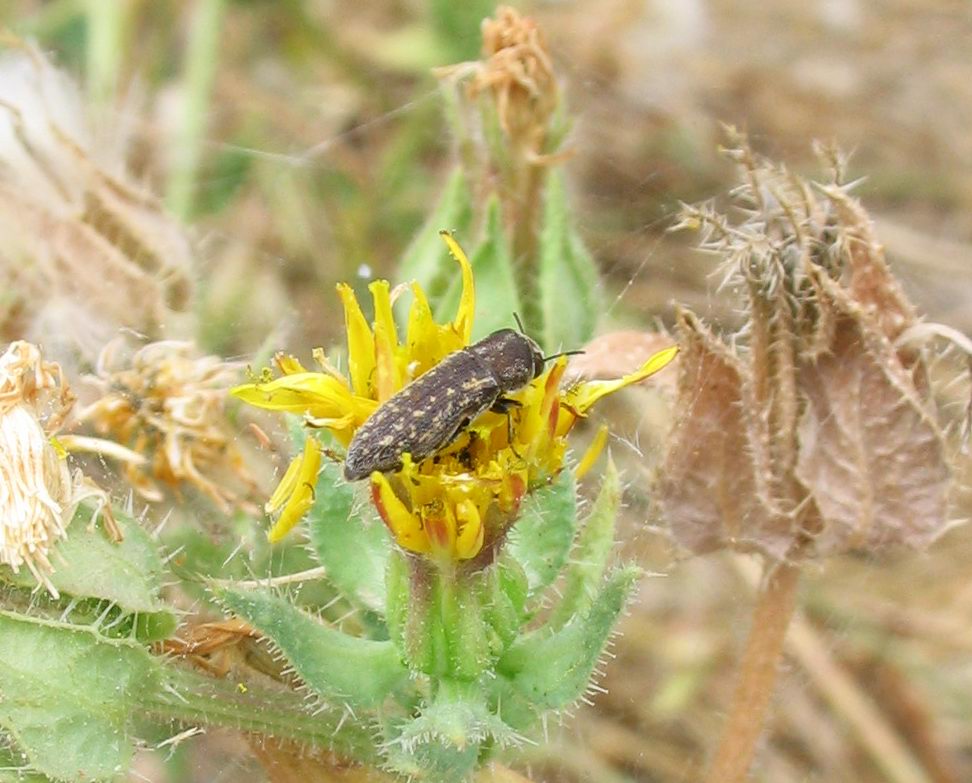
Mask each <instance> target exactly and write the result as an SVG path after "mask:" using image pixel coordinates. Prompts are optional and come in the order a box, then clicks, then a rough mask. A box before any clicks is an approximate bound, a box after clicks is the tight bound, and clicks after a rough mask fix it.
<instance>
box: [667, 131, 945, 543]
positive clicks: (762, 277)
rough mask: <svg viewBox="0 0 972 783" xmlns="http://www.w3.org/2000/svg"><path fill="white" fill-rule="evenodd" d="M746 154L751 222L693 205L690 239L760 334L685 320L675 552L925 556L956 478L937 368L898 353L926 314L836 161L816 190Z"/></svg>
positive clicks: (734, 153)
mask: <svg viewBox="0 0 972 783" xmlns="http://www.w3.org/2000/svg"><path fill="white" fill-rule="evenodd" d="M733 141H734V142H735V146H734V148H733V149H732V150H730V151H729V155H730V157H731V158H732V159H733V160H734V161H736V162H737V163H738V164H739V165H740V167H741V169H742V177H741V179H742V184H741V185H740V186H739V187H738V188H736V189H735V190H734V191H733V197H734V199H735V200H736V202H737V205H738V206H740V207H742V208H743V210H744V213H745V214H746V215H747V218H746V219H745V221H744V222H742V223H740V224H738V225H733V224H731V223H730V220H729V218H728V217H726V216H724V215H719V214H717V213H715V212H714V211H713V210H712V209H711V208H693V207H687V208H686V209H685V214H684V215H683V219H682V222H681V224H680V225H681V226H695V227H697V228H699V229H700V230H701V232H702V248H703V249H704V250H708V251H710V252H714V253H717V254H719V255H720V257H721V258H722V259H723V264H722V266H723V268H724V271H725V274H726V278H727V281H728V282H732V283H735V284H738V285H737V286H736V288H737V290H740V291H741V292H743V294H744V297H745V304H744V310H745V313H746V315H747V322H746V323H745V325H744V326H743V327H742V328H741V329H740V331H739V332H738V333H737V334H736V335H733V337H732V338H731V339H730V340H729V341H728V342H723V341H721V340H719V339H717V338H716V337H714V336H713V335H712V334H711V333H710V332H708V331H707V330H706V329H705V328H704V327H703V326H702V325H701V324H699V323H698V321H697V320H696V319H695V318H694V317H692V316H691V315H688V314H682V315H681V316H680V323H679V332H680V338H681V342H682V355H681V364H680V377H679V389H678V402H677V404H676V410H677V414H678V421H679V424H678V426H677V427H676V430H675V432H674V434H673V436H672V437H671V439H670V443H669V448H668V453H667V455H666V458H665V462H664V466H663V468H662V473H661V478H660V482H659V499H660V503H661V506H662V509H663V511H664V513H665V516H666V518H667V520H668V522H669V524H670V525H671V529H672V532H673V534H674V537H675V539H676V540H677V541H678V542H679V543H680V544H681V545H682V546H684V547H686V548H687V549H689V550H690V551H693V552H702V551H706V550H711V549H715V548H718V547H721V546H731V547H735V548H739V549H744V550H756V551H761V552H763V553H766V554H768V555H770V556H771V557H773V558H776V559H790V560H793V559H799V558H802V557H807V556H812V555H830V554H836V553H840V552H845V551H848V550H851V549H858V548H864V549H867V550H870V551H874V550H878V549H881V548H884V547H887V546H892V545H902V544H903V545H907V546H913V547H921V546H925V545H927V544H928V543H930V542H931V541H932V540H934V538H935V537H937V536H938V535H940V534H941V533H942V531H944V529H945V527H946V514H947V505H948V504H947V501H948V491H949V487H950V477H951V469H950V465H949V459H950V456H949V449H948V448H947V445H946V439H945V435H944V434H943V430H942V427H941V425H940V422H939V419H940V414H941V412H940V411H939V410H938V409H937V408H936V405H935V401H934V398H933V396H932V394H931V391H930V390H931V386H930V382H929V380H928V378H929V371H928V367H927V366H926V364H925V362H926V356H925V354H923V353H922V352H920V351H918V350H915V348H914V347H910V346H909V345H905V344H904V341H901V340H899V339H898V338H900V337H901V336H902V335H904V334H905V333H906V332H908V333H909V334H914V328H913V327H914V326H915V324H916V323H917V322H918V317H917V314H916V312H915V310H914V308H913V306H912V305H911V304H910V303H909V302H908V300H907V298H906V297H905V295H904V293H903V292H902V290H901V287H900V285H899V284H898V282H897V281H896V280H895V279H894V277H893V276H892V274H891V271H890V269H889V268H888V265H887V263H886V262H885V260H884V256H883V251H882V249H881V246H880V245H879V244H878V242H877V240H876V239H875V237H874V234H873V228H872V226H871V221H870V219H869V218H868V216H867V213H866V212H865V211H864V209H863V207H861V205H860V204H859V203H858V202H857V201H855V200H854V199H852V198H851V197H850V196H849V195H848V193H847V186H846V185H845V184H844V183H843V179H842V178H843V166H842V161H841V160H840V159H839V157H838V156H835V155H831V156H830V158H831V160H832V161H834V166H833V179H832V182H830V183H829V184H827V185H824V186H818V187H817V188H816V191H815V190H814V188H813V187H811V186H810V184H808V183H807V182H805V181H803V180H802V179H800V178H799V177H797V176H795V175H793V174H791V173H790V172H788V171H787V170H786V169H785V168H783V167H779V166H773V165H771V164H770V163H768V162H767V161H764V160H761V159H759V158H757V157H756V156H755V155H754V154H753V153H752V151H751V150H750V149H749V147H748V146H747V145H746V142H745V139H744V138H742V137H741V136H739V135H738V134H737V135H735V136H733ZM817 194H820V195H817ZM926 353H928V352H927V351H926ZM953 453H954V450H953Z"/></svg>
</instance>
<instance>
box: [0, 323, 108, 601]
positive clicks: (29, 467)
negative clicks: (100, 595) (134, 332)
mask: <svg viewBox="0 0 972 783" xmlns="http://www.w3.org/2000/svg"><path fill="white" fill-rule="evenodd" d="M73 404H74V395H73V394H72V393H71V390H70V388H69V387H68V385H67V384H66V383H65V381H64V378H63V377H62V375H61V368H60V367H59V366H58V365H57V364H56V363H54V362H46V361H44V360H43V359H42V358H41V353H40V351H39V350H38V349H37V347H36V346H35V345H32V344H31V343H27V342H22V341H21V342H15V343H12V344H11V345H10V346H9V348H7V350H6V352H5V353H4V354H3V355H2V356H0V564H6V565H9V566H10V567H11V568H13V570H14V571H15V572H16V571H19V570H20V567H21V566H24V565H26V566H27V568H28V569H29V570H30V572H31V573H32V574H33V575H34V577H35V578H36V579H37V581H38V582H39V583H40V584H43V585H44V586H45V587H46V588H47V590H48V591H49V592H50V593H51V594H52V595H53V596H55V597H57V590H56V589H55V588H54V586H53V584H51V581H50V577H49V575H50V574H51V573H52V572H53V570H54V568H53V565H52V564H51V561H50V559H49V557H48V554H49V552H50V549H51V547H52V546H53V545H54V543H55V542H56V541H57V540H58V539H60V538H63V537H64V536H65V535H66V534H67V533H66V531H67V526H68V525H69V524H70V522H71V518H72V517H73V516H74V510H75V508H76V506H77V504H78V502H80V501H81V500H82V499H83V498H84V497H87V496H90V495H93V494H99V492H98V490H97V489H96V488H93V487H91V486H90V485H86V484H85V482H84V480H83V478H82V477H81V475H80V473H76V474H75V475H74V476H72V475H71V472H70V470H69V469H68V466H67V461H66V459H65V457H66V454H65V452H64V450H63V449H59V448H58V447H57V446H56V445H55V444H54V443H53V442H52V440H51V438H52V435H53V433H54V432H55V431H56V430H57V429H58V427H59V426H60V425H61V423H62V422H63V421H64V418H65V416H66V415H67V413H68V412H69V410H70V409H71V406H72V405H73ZM102 501H104V497H103V496H102Z"/></svg>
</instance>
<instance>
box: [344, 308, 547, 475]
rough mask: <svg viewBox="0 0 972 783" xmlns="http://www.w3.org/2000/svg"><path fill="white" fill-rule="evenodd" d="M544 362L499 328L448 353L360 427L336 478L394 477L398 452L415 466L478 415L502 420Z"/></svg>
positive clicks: (523, 339)
mask: <svg viewBox="0 0 972 783" xmlns="http://www.w3.org/2000/svg"><path fill="white" fill-rule="evenodd" d="M517 320H519V319H517ZM556 355H557V356H560V355H561V354H556ZM552 358H554V357H553V356H548V357H544V355H543V352H542V351H541V350H540V346H538V345H537V344H536V343H535V342H534V341H533V340H531V339H530V338H529V337H527V336H526V335H525V334H521V333H520V332H517V331H516V330H514V329H500V330H498V331H495V332H493V333H492V334H490V335H488V336H486V337H484V338H483V339H482V340H480V341H479V342H478V343H474V344H473V345H470V346H467V347H466V348H461V349H459V350H458V351H453V352H452V353H450V354H449V355H448V356H446V357H445V358H444V359H443V360H442V361H441V362H439V363H438V364H437V365H435V366H434V367H433V368H432V369H430V370H429V371H428V372H426V373H424V374H423V375H420V376H419V377H418V378H416V379H415V380H414V381H412V382H411V383H409V384H408V385H406V386H405V387H403V388H402V389H401V390H400V391H398V392H397V393H396V394H394V395H393V396H392V397H391V398H390V399H388V400H387V401H386V402H385V403H383V404H382V405H381V406H380V407H379V408H378V409H377V410H376V411H375V412H374V413H372V414H371V416H370V417H368V419H367V420H366V421H365V423H364V424H362V425H361V427H360V428H359V429H358V431H357V432H356V433H355V435H354V438H353V439H352V440H351V443H350V445H349V446H348V453H347V456H346V458H345V461H344V477H345V478H346V479H347V480H348V481H358V480H359V479H363V478H366V477H367V476H370V475H371V474H372V473H373V472H374V471H376V470H377V471H381V472H385V471H392V470H398V469H400V468H401V466H402V455H403V454H405V453H408V454H410V455H411V457H412V459H413V460H414V461H415V462H421V461H422V460H423V459H425V458H426V457H431V456H432V455H433V454H435V453H436V452H438V451H440V450H442V449H443V448H445V447H446V446H448V445H449V444H450V443H452V441H453V440H455V438H456V437H457V436H458V435H459V433H460V432H462V431H463V430H464V429H465V428H466V427H467V426H469V424H470V423H471V422H472V421H473V420H474V419H475V418H476V417H477V416H479V414H481V413H483V412H484V411H486V410H493V411H496V412H498V413H505V412H507V411H508V410H509V409H510V407H512V406H514V405H516V402H515V401H514V400H508V399H506V398H505V397H504V396H503V395H504V394H507V393H509V392H514V391H516V390H517V389H520V388H522V387H523V386H525V385H526V384H528V383H529V382H530V381H532V380H533V379H534V378H536V377H538V376H539V375H540V374H541V373H542V372H543V367H544V362H546V361H547V360H549V359H552Z"/></svg>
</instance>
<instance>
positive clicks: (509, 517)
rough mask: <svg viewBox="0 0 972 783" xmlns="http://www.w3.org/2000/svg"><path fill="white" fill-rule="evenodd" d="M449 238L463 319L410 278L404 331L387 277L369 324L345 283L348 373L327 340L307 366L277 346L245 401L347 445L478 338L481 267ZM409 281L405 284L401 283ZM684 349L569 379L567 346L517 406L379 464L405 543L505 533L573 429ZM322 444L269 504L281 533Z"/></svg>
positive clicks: (460, 555)
mask: <svg viewBox="0 0 972 783" xmlns="http://www.w3.org/2000/svg"><path fill="white" fill-rule="evenodd" d="M443 238H444V239H445V241H446V243H447V244H448V246H449V249H450V251H451V252H452V254H453V256H454V258H455V259H456V261H457V262H458V263H459V265H460V268H461V270H462V294H461V297H460V302H459V307H458V311H457V313H456V317H455V319H454V320H453V321H452V322H450V323H445V324H438V323H436V322H435V321H434V320H433V318H432V312H431V309H430V307H429V303H428V300H427V298H426V295H425V292H424V291H423V290H422V288H421V287H419V286H418V285H417V284H412V287H411V288H412V295H413V301H412V306H411V310H410V313H409V318H408V325H407V330H406V335H405V339H404V340H400V339H399V336H398V330H397V328H396V326H395V320H394V318H393V316H392V300H393V298H394V297H393V294H392V292H391V289H390V286H389V284H388V282H387V281H385V280H378V281H375V282H374V283H372V284H371V285H370V289H371V294H372V297H373V299H374V311H375V316H374V322H373V326H369V325H368V322H367V320H366V319H365V316H364V314H363V313H362V311H361V308H360V306H359V304H358V302H357V300H356V299H355V296H354V294H353V292H352V290H351V288H350V287H348V286H346V285H340V286H338V293H339V295H340V297H341V301H342V303H343V305H344V314H345V323H346V328H347V337H348V375H349V377H347V378H346V377H345V376H344V375H342V374H341V373H340V372H339V371H337V370H336V369H335V368H334V367H333V366H332V365H331V364H330V363H329V362H327V360H326V359H325V358H324V356H323V353H321V352H318V354H317V358H318V362H319V364H320V365H321V369H322V372H310V371H308V370H305V369H304V368H303V367H301V365H300V364H299V362H297V360H296V359H293V358H292V357H280V358H278V362H277V364H278V369H279V370H280V371H281V372H282V373H283V375H282V377H280V378H277V379H276V380H266V381H260V382H256V383H249V384H246V385H244V386H240V387H238V388H236V389H234V390H233V393H234V394H235V395H236V396H237V397H239V398H241V399H243V400H244V401H246V402H248V403H250V404H252V405H257V406H259V407H263V408H268V409H271V410H279V411H290V412H292V413H299V414H302V415H304V416H305V419H306V421H307V423H308V424H309V425H311V426H314V427H323V428H326V429H328V430H330V431H331V432H332V433H333V435H334V437H335V439H336V440H337V441H338V442H339V443H341V444H342V445H345V446H346V445H347V444H348V443H350V441H351V438H352V437H353V435H354V433H355V431H356V430H357V429H358V428H359V427H360V426H361V425H362V424H363V423H364V422H365V420H366V419H367V418H368V417H369V416H370V415H371V414H372V413H373V412H374V411H375V410H376V409H377V407H378V406H379V405H381V403H383V402H384V401H386V400H387V399H388V398H389V397H391V396H392V395H393V394H394V393H395V392H397V391H398V390H399V389H401V388H402V387H403V386H404V385H405V384H407V383H409V382H410V381H412V380H413V379H414V378H416V377H418V376H419V375H421V374H423V373H425V372H427V371H428V370H430V369H431V368H432V367H434V366H435V365H436V364H438V363H439V362H440V361H442V360H443V359H444V358H445V357H446V356H447V355H448V354H450V353H452V352H453V351H456V350H459V349H461V348H463V347H465V346H467V345H469V343H470V336H471V334H472V318H473V313H474V312H475V293H474V285H473V274H472V268H471V266H470V264H469V261H468V260H467V258H466V256H465V254H464V253H463V251H462V249H461V248H460V247H459V245H458V244H456V242H455V241H454V240H453V239H452V237H451V236H450V235H448V234H447V233H443ZM396 290H397V291H401V290H402V289H396ZM674 355H675V349H673V348H670V349H668V350H664V351H661V352H659V353H658V354H656V355H655V356H653V357H651V358H650V359H648V361H646V362H645V363H644V364H643V365H642V366H641V367H640V368H639V369H637V370H636V371H634V372H632V373H630V374H628V375H625V376H623V377H621V378H619V379H617V380H612V381H588V382H583V383H577V384H575V385H573V386H571V387H569V388H566V389H562V388H561V385H560V381H561V379H562V377H563V374H564V370H565V369H566V366H567V362H566V357H560V358H559V359H556V360H554V361H552V362H551V363H550V365H549V366H548V367H547V369H546V370H545V371H544V372H543V373H542V374H541V375H540V376H539V377H537V378H536V379H535V380H533V381H532V382H530V383H529V384H527V385H526V386H525V387H524V388H523V389H521V390H519V391H518V392H515V393H513V394H510V395H509V397H510V398H511V399H513V400H515V401H516V403H517V404H516V406H515V410H514V411H513V412H511V413H510V415H509V416H507V415H505V414H499V413H491V412H486V413H484V414H482V415H481V416H479V417H478V418H477V419H476V420H475V421H473V422H471V423H470V425H469V426H468V427H467V428H465V429H464V430H463V432H462V433H461V434H460V435H459V437H458V438H457V439H456V440H455V441H454V442H453V443H452V444H450V445H449V446H447V447H446V448H444V449H443V450H441V451H440V452H439V453H437V454H435V455H434V456H431V457H428V458H426V459H424V460H422V461H421V462H415V461H413V460H412V459H411V458H410V457H409V455H408V454H405V455H403V460H402V462H403V465H402V467H401V469H399V470H397V471H394V472H391V473H389V474H387V475H386V474H384V473H380V472H377V471H376V472H374V473H372V474H371V491H372V498H373V500H374V503H375V506H376V507H377V509H378V511H379V513H380V515H381V517H382V519H383V520H384V521H385V523H386V525H387V526H388V528H389V529H390V530H391V532H392V534H393V535H394V537H395V539H396V540H397V541H398V543H399V544H400V545H401V546H402V547H404V548H405V549H407V550H410V551H412V552H416V553H420V554H427V555H429V556H431V557H433V558H434V559H436V560H438V561H443V560H444V561H456V560H470V559H472V558H474V557H476V556H477V555H479V553H480V552H483V551H487V552H488V551H491V549H492V548H493V547H494V546H496V545H498V544H499V542H501V541H502V539H503V536H504V535H505V532H506V530H507V529H508V528H509V526H510V525H511V524H512V522H513V521H514V520H515V518H516V516H517V513H518V509H519V506H520V503H521V501H522V499H523V497H524V496H525V494H526V493H527V492H528V491H529V490H530V489H531V488H533V487H535V486H537V485H538V484H540V483H542V482H544V481H546V480H547V479H549V478H551V477H552V476H554V475H555V474H556V473H557V472H558V471H560V470H561V468H562V467H563V464H564V458H565V452H566V448H567V446H566V436H567V434H568V433H569V432H570V430H571V429H572V428H573V426H574V424H575V423H576V422H577V421H578V420H579V419H580V418H582V417H584V416H585V415H586V414H587V411H588V410H589V409H590V408H591V406H593V405H594V404H595V403H596V402H597V401H598V400H599V399H601V398H602V397H604V396H606V395H608V394H611V393H613V392H615V391H617V390H619V389H621V388H624V387H625V386H628V385H630V384H632V383H637V382H638V381H641V380H642V379H644V378H647V377H648V376H649V375H652V374H654V373H655V372H657V371H658V370H660V369H661V368H662V367H664V366H665V365H666V364H668V362H670V361H671V359H672V358H674ZM320 461H321V446H320V444H319V442H318V441H317V439H316V438H314V437H308V438H307V440H306V445H305V449H304V453H303V455H302V456H301V457H299V458H298V459H296V460H295V461H294V463H293V464H292V465H291V466H290V469H289V470H288V471H287V473H286V475H285V476H284V478H283V480H282V481H281V483H280V486H279V487H278V490H277V492H276V493H275V494H274V497H273V498H271V500H270V503H268V509H269V510H276V509H278V508H281V507H282V508H283V510H282V512H281V515H280V517H279V518H278V520H277V522H276V524H275V525H274V527H273V530H272V531H271V533H270V538H271V540H277V539H279V538H281V537H282V536H283V535H285V534H286V533H287V531H288V530H290V528H292V527H293V526H294V525H295V524H296V523H297V522H298V521H299V520H300V517H301V516H302V515H303V514H304V513H305V512H306V511H307V509H308V508H309V507H310V505H311V504H312V503H313V493H314V485H315V479H316V475H317V471H318V468H319V466H320Z"/></svg>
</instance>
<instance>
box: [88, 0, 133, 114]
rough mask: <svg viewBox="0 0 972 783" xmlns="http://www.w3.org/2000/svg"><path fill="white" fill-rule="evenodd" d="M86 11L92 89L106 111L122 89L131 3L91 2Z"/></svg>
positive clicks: (119, 0)
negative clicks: (119, 78) (120, 83)
mask: <svg viewBox="0 0 972 783" xmlns="http://www.w3.org/2000/svg"><path fill="white" fill-rule="evenodd" d="M86 8H87V13H86V19H87V44H86V47H85V54H86V56H87V75H88V89H89V94H90V96H91V102H92V103H93V104H94V106H95V107H96V108H97V109H98V110H100V111H104V110H105V108H106V107H108V106H110V105H111V103H112V101H113V99H114V97H115V91H116V89H117V88H118V75H119V74H120V73H121V63H122V57H123V54H124V42H125V34H126V31H127V29H128V23H129V20H130V19H131V3H130V2H128V0H114V1H113V2H107V3H106V2H104V0H87V4H86Z"/></svg>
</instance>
